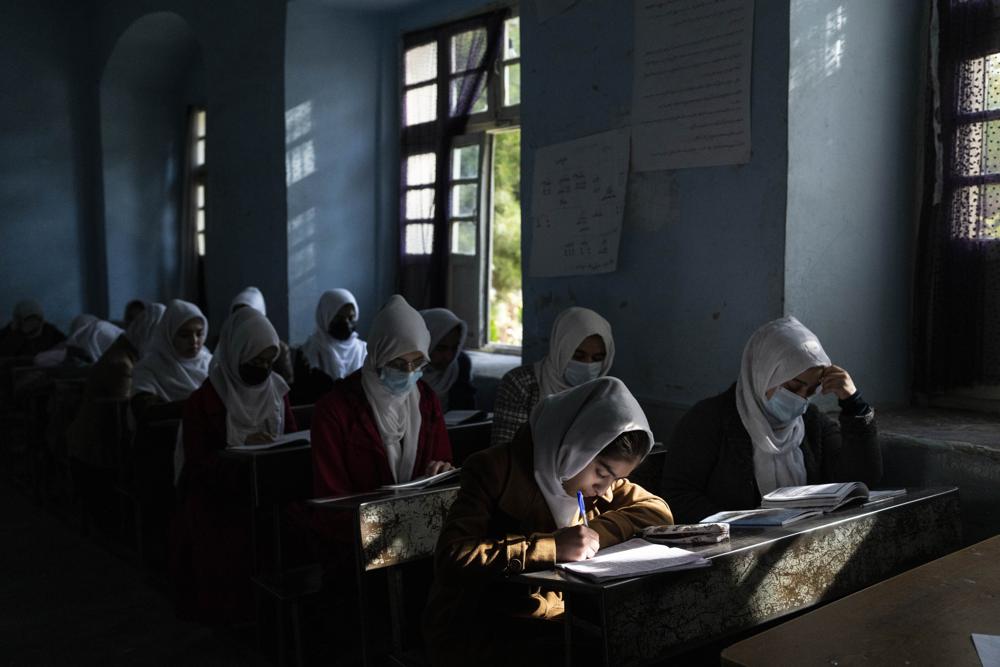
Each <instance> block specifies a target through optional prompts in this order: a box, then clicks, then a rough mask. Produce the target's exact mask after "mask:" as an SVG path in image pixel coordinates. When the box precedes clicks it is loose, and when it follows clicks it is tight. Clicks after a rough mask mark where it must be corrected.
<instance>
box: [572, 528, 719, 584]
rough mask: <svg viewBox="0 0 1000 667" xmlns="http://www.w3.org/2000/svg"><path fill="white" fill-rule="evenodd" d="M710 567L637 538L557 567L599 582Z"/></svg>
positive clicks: (682, 552)
mask: <svg viewBox="0 0 1000 667" xmlns="http://www.w3.org/2000/svg"><path fill="white" fill-rule="evenodd" d="M707 563H708V561H706V560H705V559H704V558H702V557H701V556H699V555H698V554H696V553H692V552H690V551H685V550H684V549H678V548H677V547H668V546H666V545H664V544H651V543H649V542H647V541H646V540H643V539H639V538H634V539H631V540H629V541H628V542H624V543H622V544H617V545H615V546H613V547H608V548H607V549H601V550H600V551H599V552H598V553H597V555H596V556H595V557H594V558H591V559H590V560H585V561H580V562H577V563H559V564H558V565H556V567H558V568H560V569H563V570H567V571H569V572H572V573H574V574H579V575H581V576H584V577H587V578H590V579H596V580H599V581H600V580H604V579H620V578H623V577H636V576H639V575H641V574H648V573H650V572H663V571H666V570H671V569H687V568H688V567H699V566H702V565H705V564H707Z"/></svg>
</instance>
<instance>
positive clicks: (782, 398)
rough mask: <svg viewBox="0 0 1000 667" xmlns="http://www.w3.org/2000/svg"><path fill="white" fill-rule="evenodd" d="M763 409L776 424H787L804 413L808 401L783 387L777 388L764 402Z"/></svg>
mask: <svg viewBox="0 0 1000 667" xmlns="http://www.w3.org/2000/svg"><path fill="white" fill-rule="evenodd" d="M764 407H765V408H767V411H768V413H770V416H771V418H772V419H773V420H774V422H775V423H776V424H779V425H780V424H788V423H789V422H792V421H795V420H796V419H798V418H799V417H801V416H802V415H804V414H805V413H806V409H807V408H808V407H809V401H807V400H806V399H804V398H802V397H801V396H799V395H798V394H795V393H792V392H790V391H788V390H787V389H785V388H784V387H778V389H777V391H775V392H774V393H773V394H772V395H771V398H769V399H768V400H767V401H765V402H764Z"/></svg>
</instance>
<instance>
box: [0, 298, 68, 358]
mask: <svg viewBox="0 0 1000 667" xmlns="http://www.w3.org/2000/svg"><path fill="white" fill-rule="evenodd" d="M64 340H66V335H65V334H64V333H63V332H61V331H59V329H56V328H55V327H54V326H53V325H52V324H50V323H49V322H46V321H45V313H44V311H42V304H40V303H38V302H37V301H34V300H31V299H25V300H23V301H18V302H17V304H16V305H15V306H14V317H13V319H12V320H11V321H10V322H9V323H8V324H7V325H6V326H5V327H3V328H2V329H0V357H34V356H35V355H36V354H38V353H39V352H44V351H45V350H50V349H52V348H53V347H55V346H56V345H58V344H59V343H61V342H63V341H64Z"/></svg>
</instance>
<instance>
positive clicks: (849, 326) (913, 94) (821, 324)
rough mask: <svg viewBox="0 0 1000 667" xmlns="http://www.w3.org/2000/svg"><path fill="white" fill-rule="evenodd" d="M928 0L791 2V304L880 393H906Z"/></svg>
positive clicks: (884, 397) (887, 399) (883, 399)
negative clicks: (922, 74) (922, 1)
mask: <svg viewBox="0 0 1000 667" xmlns="http://www.w3.org/2000/svg"><path fill="white" fill-rule="evenodd" d="M758 4H761V3H758ZM924 5H925V3H918V2H912V1H910V0H886V1H882V2H868V1H866V0H837V1H836V2H834V1H833V0H826V1H823V2H816V1H815V0H809V1H806V0H794V1H793V2H792V3H791V8H792V9H791V44H792V46H791V55H792V61H791V63H792V64H791V72H790V76H789V88H790V92H789V100H788V106H789V119H790V120H789V124H788V152H789V169H788V172H789V174H788V229H787V247H786V264H787V270H786V274H785V290H786V304H785V310H786V311H787V312H788V313H791V314H795V315H797V316H798V317H799V318H800V319H802V320H803V321H804V322H806V323H807V324H808V325H809V326H810V327H811V328H812V329H813V330H814V331H815V332H816V334H817V335H818V336H819V337H820V339H821V340H822V341H823V342H824V346H825V347H826V349H827V352H828V353H829V354H830V356H831V357H832V358H833V360H834V363H839V364H841V365H843V366H845V367H846V368H847V369H848V371H850V372H852V374H853V375H854V376H855V380H856V382H857V384H858V385H859V386H860V387H862V388H863V389H864V390H865V392H866V394H867V395H868V397H869V400H875V401H877V402H879V403H906V402H908V400H909V394H910V383H911V368H910V358H911V345H910V336H911V302H912V283H913V273H912V271H913V268H912V267H913V243H914V241H913V240H914V237H915V233H916V227H917V225H916V216H917V207H916V202H915V199H916V192H917V188H916V183H917V179H918V177H919V175H918V171H919V169H920V168H921V166H920V165H919V162H918V158H919V157H920V153H919V150H918V143H917V141H916V137H918V136H919V133H920V125H919V123H918V117H919V115H920V113H919V110H920V109H921V108H922V107H921V105H922V101H921V86H922V82H921V77H920V73H921V68H922V66H923V63H924V62H925V61H924V56H923V44H924V41H925V40H926V35H927V32H926V21H927V18H926V16H925V13H924V12H925V10H926V7H925V6H924Z"/></svg>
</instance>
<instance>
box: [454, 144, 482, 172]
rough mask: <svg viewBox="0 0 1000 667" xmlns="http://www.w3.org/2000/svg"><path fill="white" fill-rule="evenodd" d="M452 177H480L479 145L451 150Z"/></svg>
mask: <svg viewBox="0 0 1000 667" xmlns="http://www.w3.org/2000/svg"><path fill="white" fill-rule="evenodd" d="M451 177H452V178H478V177H479V145H478V144H477V145H474V146H461V147H459V148H453V149H451Z"/></svg>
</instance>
